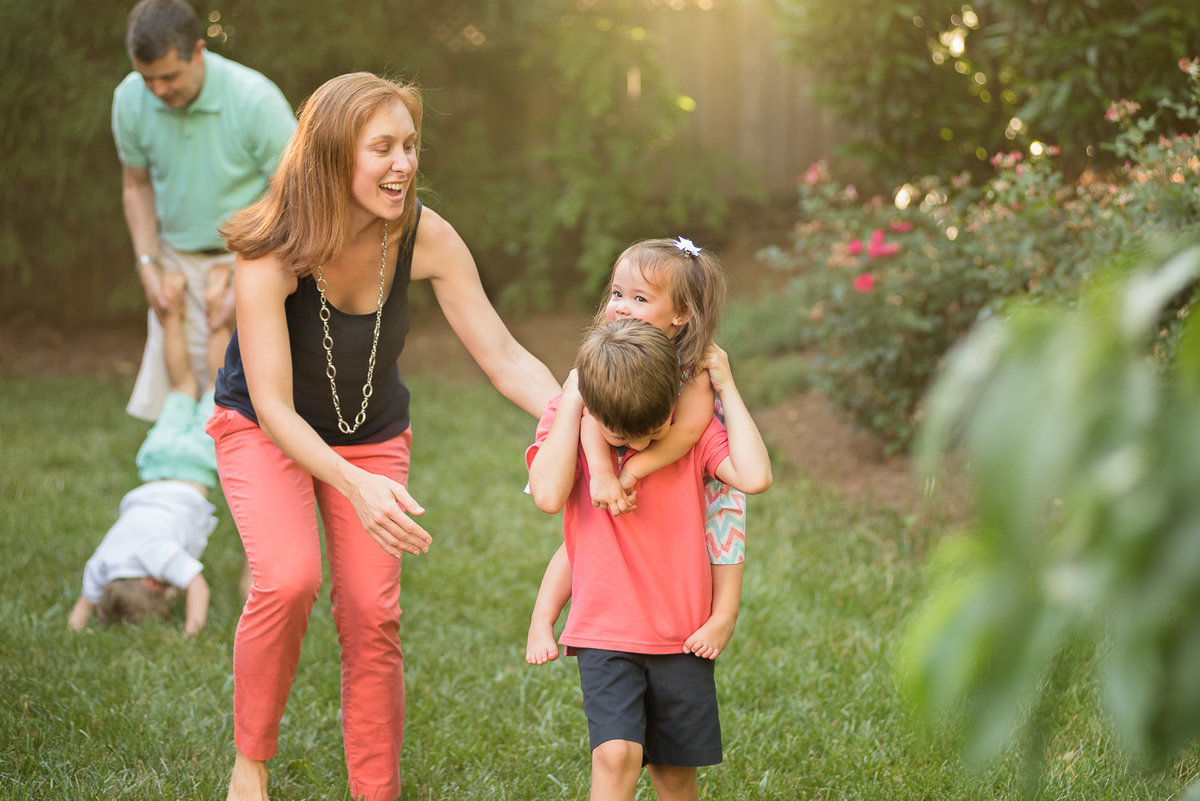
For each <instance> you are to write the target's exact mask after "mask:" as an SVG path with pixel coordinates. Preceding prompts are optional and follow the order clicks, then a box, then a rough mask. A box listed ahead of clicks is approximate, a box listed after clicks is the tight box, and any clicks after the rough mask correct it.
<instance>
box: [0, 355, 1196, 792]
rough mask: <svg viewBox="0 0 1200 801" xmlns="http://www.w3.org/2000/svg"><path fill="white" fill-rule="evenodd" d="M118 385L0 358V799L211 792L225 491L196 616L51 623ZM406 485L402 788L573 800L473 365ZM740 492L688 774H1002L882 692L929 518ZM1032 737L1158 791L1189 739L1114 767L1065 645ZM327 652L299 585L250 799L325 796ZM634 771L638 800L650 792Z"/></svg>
mask: <svg viewBox="0 0 1200 801" xmlns="http://www.w3.org/2000/svg"><path fill="white" fill-rule="evenodd" d="M127 390H128V387H127V386H126V385H125V384H124V383H123V382H121V381H115V380H111V381H110V380H99V379H85V378H71V379H61V378H20V379H10V378H3V379H0V396H2V397H3V398H4V401H5V403H4V404H3V405H2V406H0V453H2V454H3V459H4V461H3V463H2V466H0V496H2V497H3V499H4V501H3V503H2V504H0V533H2V539H0V798H4V799H8V798H12V799H139V800H140V799H147V798H172V799H214V798H223V797H224V790H225V786H226V783H227V780H228V770H229V767H230V764H231V761H232V728H233V727H232V713H231V703H232V686H231V682H230V664H231V653H232V637H233V629H234V626H235V625H236V622H237V616H238V613H239V611H240V599H239V597H238V594H237V590H236V586H237V578H238V572H239V570H240V565H241V550H240V545H239V543H238V541H237V537H236V533H235V530H234V527H233V525H232V523H231V522H230V520H229V516H228V513H227V511H226V510H225V509H224V507H223V506H222V507H221V509H220V513H219V514H220V516H221V523H220V525H219V526H218V528H217V530H216V531H215V532H214V533H213V535H212V537H211V539H210V541H209V546H208V551H207V552H206V554H205V557H204V562H205V564H206V574H207V575H208V577H209V581H210V583H211V585H212V587H213V600H212V608H211V612H210V616H209V626H208V628H207V629H206V630H205V632H204V633H203V634H202V636H201V637H200V638H199V639H198V640H196V641H191V642H190V641H186V640H184V639H183V637H182V636H181V634H180V630H181V617H182V615H181V613H179V614H177V615H176V618H175V619H174V620H172V621H169V622H166V623H163V624H157V623H155V624H151V625H149V626H146V627H145V628H143V629H131V628H117V629H110V630H103V631H95V632H91V633H83V634H76V633H71V632H68V631H67V629H66V618H67V613H68V611H69V610H70V607H71V605H72V603H73V602H74V600H75V598H76V597H77V594H78V592H79V584H80V578H81V575H82V570H83V564H84V562H85V561H86V559H87V558H88V556H89V555H90V554H91V552H92V549H93V548H94V547H95V545H96V544H97V543H98V542H99V539H100V537H101V536H102V535H103V533H104V531H105V530H106V529H107V527H108V526H109V525H110V524H111V523H112V521H113V519H114V518H115V515H116V512H117V504H118V501H119V500H120V498H121V495H122V494H123V493H124V492H126V491H127V490H128V489H129V488H131V487H132V486H134V485H135V484H136V483H137V476H136V470H135V468H134V465H133V455H134V453H135V451H136V449H137V447H138V445H139V443H140V441H141V438H142V436H143V434H144V432H145V424H142V423H139V422H137V421H135V420H132V419H131V418H129V417H127V416H126V415H125V414H124V411H123V408H124V401H125V398H126V394H127ZM413 390H414V392H413V395H414V398H415V408H414V418H415V420H416V421H417V423H416V426H415V432H416V436H415V443H414V454H413V464H414V469H413V472H412V482H411V484H412V487H411V488H412V491H413V494H414V495H415V496H416V497H417V498H418V499H419V500H420V501H421V502H422V503H423V504H424V505H425V506H426V508H427V509H428V510H429V511H428V513H427V515H426V519H425V524H426V526H427V527H428V528H429V530H430V531H431V532H432V533H433V535H434V538H435V541H434V546H433V548H432V550H431V551H430V552H429V553H428V554H427V555H424V556H421V557H419V558H408V559H406V560H405V565H404V589H403V594H402V598H401V605H402V607H403V609H404V614H403V617H402V618H401V622H402V638H403V642H404V646H405V655H406V662H407V678H408V726H407V729H406V737H405V744H404V757H403V764H402V768H403V776H404V786H405V791H404V798H405V799H410V800H413V801H415V800H416V799H422V800H424V799H430V800H432V799H438V800H439V801H443V800H444V799H472V800H475V799H484V800H487V799H580V798H586V794H587V792H586V787H587V778H588V768H589V757H588V752H587V732H586V722H585V720H584V717H583V712H582V709H581V705H580V694H579V687H578V681H577V675H576V669H575V665H574V663H573V662H572V660H569V659H560V660H559V661H558V662H555V663H552V664H550V665H548V666H546V667H542V668H531V667H528V666H527V665H526V664H525V662H524V660H523V658H522V654H523V648H524V638H525V630H526V625H527V621H528V615H529V611H530V608H531V605H532V603H533V598H534V595H535V593H536V590H537V583H538V580H539V579H540V577H541V573H542V570H543V569H544V567H545V562H546V560H547V559H548V558H549V556H550V554H551V553H552V551H553V550H554V547H555V546H556V543H557V541H558V538H559V537H560V528H559V526H560V522H559V519H558V518H557V517H549V516H546V515H543V514H541V513H539V512H538V511H537V510H536V509H535V508H534V506H533V504H532V502H531V501H530V500H529V499H528V498H527V497H525V496H524V495H523V493H522V488H523V486H524V481H525V475H524V468H523V459H522V456H523V450H524V447H525V445H526V444H527V441H528V440H529V438H530V437H531V436H532V433H533V420H532V419H531V418H529V417H527V416H525V415H524V414H523V413H522V412H520V411H519V410H516V409H515V408H513V407H511V406H510V405H508V404H506V403H505V402H504V401H503V400H502V399H501V398H500V397H499V396H498V395H497V394H496V393H495V392H494V391H492V390H491V389H490V388H487V387H480V386H475V385H451V384H446V383H442V382H436V381H433V380H431V379H422V380H417V381H414V382H413ZM776 472H777V481H776V485H775V487H774V488H772V490H771V491H770V492H768V493H767V494H766V495H764V496H761V497H757V498H752V499H751V511H750V515H751V517H750V550H749V561H748V563H747V569H746V589H745V593H744V598H743V608H742V617H741V620H740V622H739V625H738V631H737V634H736V635H735V638H734V641H733V643H732V645H731V648H730V650H729V651H728V652H727V653H726V655H724V656H722V657H721V659H720V664H719V665H718V670H717V680H718V690H719V693H720V699H721V704H722V724H723V728H724V736H725V748H726V759H725V762H724V763H723V764H722V765H719V766H715V767H712V768H705V769H703V770H702V772H701V777H702V797H704V798H706V799H768V798H769V799H1009V798H1014V799H1015V798H1018V797H1019V796H1020V792H1021V790H1022V783H1021V773H1020V771H1019V769H1018V767H1017V760H1016V759H1015V758H1011V759H1008V760H1006V761H1005V762H1004V763H1002V764H998V765H994V766H992V767H991V768H989V769H988V770H987V771H985V772H984V773H982V774H969V773H966V772H964V771H963V770H962V768H961V767H960V764H959V761H958V758H957V756H956V751H955V744H954V736H953V735H954V733H953V731H952V730H948V729H945V730H929V729H927V728H925V727H923V726H921V725H919V724H918V723H917V722H916V721H915V720H914V719H913V718H912V716H911V715H910V713H909V711H908V710H907V708H906V706H905V704H904V703H903V702H902V701H901V699H900V698H899V697H898V694H897V687H896V685H897V682H896V680H895V676H894V673H893V669H892V667H891V654H892V651H893V648H894V645H895V643H896V638H897V637H898V636H899V632H900V630H901V627H902V626H903V623H904V620H905V618H906V615H907V614H908V613H909V611H910V610H911V609H912V607H913V605H914V604H915V603H916V602H917V601H918V600H919V598H920V597H921V595H922V592H923V590H924V583H923V582H924V573H923V570H922V562H923V559H924V556H925V553H926V550H927V545H928V544H929V543H930V542H932V541H933V540H934V539H935V538H936V537H937V536H939V532H937V531H925V530H920V529H917V528H912V527H909V526H906V524H905V522H904V521H903V520H902V519H900V518H899V517H897V516H894V515H889V514H880V513H876V512H873V511H871V510H866V509H858V508H848V507H847V506H846V505H844V504H843V503H841V502H840V501H839V500H837V499H836V498H835V497H832V496H830V495H827V494H823V493H821V492H819V491H817V490H816V489H814V488H813V487H812V486H811V485H810V484H809V483H807V482H806V481H805V479H804V478H803V477H802V476H798V475H795V474H794V473H793V472H792V471H789V470H788V469H787V467H786V466H785V465H782V464H781V465H778V466H777V471H776ZM1079 668H1080V669H1079V670H1078V671H1076V674H1077V675H1074V677H1073V678H1072V679H1071V681H1070V682H1069V683H1068V686H1067V687H1066V689H1065V690H1064V692H1063V696H1064V697H1067V698H1069V699H1070V703H1069V707H1068V709H1069V712H1068V713H1067V714H1063V715H1061V716H1060V717H1061V719H1060V720H1058V721H1057V723H1058V729H1057V733H1056V735H1055V737H1054V739H1052V740H1051V741H1050V742H1049V743H1047V745H1046V749H1045V753H1046V755H1047V759H1048V760H1049V763H1050V770H1049V772H1048V777H1049V778H1048V780H1047V782H1046V783H1045V785H1044V786H1043V787H1042V788H1041V792H1040V794H1039V797H1040V798H1045V799H1059V798H1062V799H1068V798H1069V799H1088V800H1089V801H1090V800H1091V799H1109V798H1111V799H1122V801H1128V800H1129V799H1166V798H1170V797H1172V796H1175V795H1178V794H1179V792H1180V791H1181V789H1182V788H1183V787H1184V786H1185V785H1186V783H1187V780H1188V778H1189V776H1190V775H1191V773H1193V772H1194V770H1195V766H1194V764H1189V765H1185V766H1178V765H1176V766H1172V767H1171V769H1169V770H1161V771H1157V772H1151V773H1141V772H1137V771H1135V770H1133V769H1131V768H1128V767H1127V766H1126V765H1125V763H1124V761H1123V760H1122V758H1121V756H1120V753H1119V751H1118V749H1117V747H1116V745H1115V744H1114V743H1113V742H1112V740H1111V738H1110V736H1109V735H1108V734H1107V731H1108V730H1107V728H1106V727H1105V725H1104V721H1103V718H1102V716H1101V714H1100V713H1099V712H1098V711H1097V708H1096V700H1095V699H1096V695H1097V693H1096V692H1095V687H1094V686H1093V684H1092V679H1091V678H1090V675H1089V673H1088V672H1087V670H1086V669H1084V667H1083V666H1079ZM344 788H345V768H344V766H343V761H342V750H341V736H340V725H339V721H338V654H337V644H336V638H335V633H334V629H333V625H332V621H331V618H330V615H329V604H328V596H327V593H326V592H325V591H324V590H323V591H322V597H321V599H320V601H319V602H318V605H317V608H316V609H315V611H314V613H313V616H312V622H311V625H310V628H309V632H308V635H307V638H306V640H305V648H304V652H303V656H302V658H301V664H300V668H299V674H298V677H297V681H296V684H295V686H294V688H293V691H292V696H291V700H290V702H289V705H288V711H287V714H286V717H285V718H284V721H283V726H282V739H281V742H280V749H279V755H278V756H277V757H276V759H275V760H274V761H273V763H272V789H273V793H272V797H273V798H279V799H293V800H294V801H303V800H304V799H330V798H334V799H337V798H345V797H346V792H345V789H344ZM652 797H653V793H652V791H651V790H650V788H649V785H648V783H647V782H643V785H642V787H641V790H640V792H639V798H642V799H645V798H652Z"/></svg>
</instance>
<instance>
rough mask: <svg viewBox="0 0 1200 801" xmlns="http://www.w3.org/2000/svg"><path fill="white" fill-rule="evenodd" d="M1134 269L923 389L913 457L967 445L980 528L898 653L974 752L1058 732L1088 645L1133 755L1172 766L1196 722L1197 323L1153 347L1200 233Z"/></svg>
mask: <svg viewBox="0 0 1200 801" xmlns="http://www.w3.org/2000/svg"><path fill="white" fill-rule="evenodd" d="M1139 267H1142V268H1147V269H1143V270H1141V271H1139V272H1137V273H1135V274H1134V275H1132V276H1128V275H1120V276H1116V277H1115V278H1114V280H1113V283H1112V284H1111V285H1108V284H1107V283H1106V284H1104V285H1101V286H1097V287H1094V288H1093V289H1092V291H1090V292H1089V293H1088V295H1087V298H1086V301H1085V302H1084V303H1082V304H1079V305H1078V306H1076V307H1075V308H1063V307H1056V308H1054V307H1049V306H1043V307H1041V308H1032V309H1031V308H1021V309H1019V310H1014V313H1013V314H1011V315H1010V316H1008V317H1006V318H1004V319H1000V318H994V319H992V320H989V321H988V322H987V323H986V324H985V325H982V326H980V327H979V328H977V329H976V330H975V331H973V332H972V333H971V335H970V336H969V337H968V338H967V339H966V340H965V341H964V342H963V343H962V344H961V345H960V346H958V347H957V348H955V350H954V351H953V352H952V356H951V358H949V359H948V360H947V366H946V370H945V371H944V372H943V373H942V374H941V375H940V376H939V378H938V380H937V383H936V384H935V386H934V388H933V391H932V392H931V395H930V403H929V406H928V416H927V418H926V422H925V424H924V425H923V426H922V429H921V437H920V439H919V443H918V444H919V447H918V449H917V454H918V456H919V462H920V463H921V465H922V466H923V468H924V469H925V470H926V471H927V472H928V473H929V474H933V473H934V472H935V471H936V469H938V468H939V467H940V466H941V465H940V464H939V463H941V462H942V460H943V459H944V457H945V455H946V454H947V453H948V452H961V455H962V457H964V459H965V461H966V463H967V464H969V466H970V470H969V475H970V476H971V478H972V486H973V487H974V490H975V491H974V497H975V499H976V510H977V512H978V526H977V527H976V530H975V531H974V532H972V534H970V535H967V536H963V537H955V538H952V539H950V540H947V541H946V542H944V543H943V544H942V545H941V546H940V547H939V549H938V552H937V554H936V555H935V559H934V567H935V582H936V583H935V587H934V591H933V592H932V594H931V596H930V597H929V598H928V600H927V601H926V602H925V603H923V604H922V605H921V607H920V608H919V610H918V612H917V614H916V615H915V616H914V618H913V620H912V621H911V623H910V625H909V630H908V634H907V637H906V638H905V641H904V645H903V648H902V650H901V659H900V667H901V671H902V677H903V680H904V683H905V685H906V687H907V689H908V690H909V692H910V694H911V697H912V698H913V699H914V700H915V701H916V702H917V703H918V705H919V707H920V708H921V709H922V710H923V711H924V712H925V713H926V714H929V715H931V716H933V717H935V718H938V719H939V720H940V721H941V722H944V718H941V717H940V716H941V715H942V714H944V713H947V712H949V713H952V714H954V715H955V717H958V716H959V715H961V719H962V720H963V721H964V723H965V732H964V734H965V738H966V745H967V746H968V753H969V754H970V755H971V756H972V757H973V759H972V761H973V762H975V763H976V764H984V763H986V762H988V761H989V760H992V759H994V758H996V757H997V756H999V755H1000V754H1002V753H1004V751H1005V750H1006V749H1007V748H1008V747H1009V746H1010V745H1011V743H1012V742H1013V738H1014V733H1015V732H1017V731H1019V730H1020V729H1021V727H1022V726H1026V725H1027V726H1029V727H1030V728H1032V730H1033V731H1034V732H1035V735H1034V737H1033V738H1032V739H1033V741H1034V742H1044V741H1045V739H1046V737H1047V736H1048V735H1049V733H1050V730H1052V729H1053V722H1052V721H1053V719H1054V713H1055V712H1056V711H1057V710H1061V709H1062V708H1063V707H1064V706H1065V705H1066V704H1064V699H1063V698H1060V697H1057V696H1056V694H1055V685H1054V683H1053V676H1054V674H1055V672H1056V670H1057V669H1058V666H1059V664H1060V662H1061V660H1062V659H1063V658H1064V655H1066V654H1069V653H1071V652H1074V651H1076V650H1078V648H1079V646H1080V645H1081V644H1083V645H1084V646H1085V650H1086V651H1087V652H1088V653H1089V654H1091V661H1094V662H1096V663H1097V664H1098V665H1099V666H1100V668H1101V669H1100V671H1099V672H1100V675H1101V680H1102V681H1101V688H1102V693H1101V695H1102V697H1103V699H1104V701H1105V702H1106V704H1107V708H1108V711H1109V714H1110V715H1111V721H1112V722H1113V724H1114V725H1115V728H1116V730H1117V731H1118V732H1119V733H1120V734H1121V735H1122V736H1121V739H1120V742H1121V744H1122V746H1123V747H1124V748H1126V749H1127V751H1128V752H1129V753H1131V754H1133V755H1136V756H1138V757H1140V758H1142V759H1143V760H1146V761H1158V760H1166V759H1169V758H1171V757H1173V756H1174V755H1175V754H1176V752H1178V751H1179V750H1180V749H1184V748H1186V747H1188V746H1189V745H1190V744H1193V743H1194V742H1195V740H1196V737H1197V735H1200V724H1198V721H1200V692H1198V689H1197V688H1198V685H1197V682H1196V675H1197V671H1200V625H1198V623H1197V621H1198V620H1200V615H1198V613H1200V589H1198V588H1200V581H1198V579H1200V547H1198V545H1200V541H1198V539H1197V530H1198V527H1200V503H1198V501H1200V495H1198V494H1197V493H1196V489H1195V475H1196V472H1197V470H1198V469H1200V424H1198V420H1200V418H1198V417H1197V415H1196V407H1197V405H1198V403H1200V381H1197V378H1198V377H1200V349H1198V348H1200V340H1198V339H1197V336H1198V334H1200V332H1198V331H1197V330H1196V323H1197V320H1196V318H1195V317H1192V318H1191V320H1190V322H1189V323H1188V326H1189V327H1190V330H1188V331H1186V333H1185V334H1184V337H1183V340H1182V342H1183V345H1182V346H1181V348H1180V350H1179V352H1178V358H1177V359H1176V360H1174V361H1173V362H1172V363H1171V364H1163V363H1162V362H1160V361H1157V360H1155V359H1153V358H1148V356H1149V355H1150V354H1152V353H1153V351H1154V348H1155V343H1156V340H1157V339H1158V337H1159V336H1160V335H1161V324H1160V320H1161V319H1162V317H1163V314H1164V313H1172V312H1175V310H1176V309H1177V307H1178V302H1177V299H1178V298H1179V297H1181V296H1183V295H1186V294H1187V293H1189V292H1192V291H1194V289H1195V286H1196V283H1197V281H1198V280H1200V247H1191V248H1189V249H1186V250H1184V251H1182V252H1180V253H1178V254H1176V255H1174V256H1173V257H1171V258H1170V259H1169V260H1168V261H1167V262H1166V264H1165V265H1164V266H1162V267H1161V269H1154V270H1151V269H1148V268H1150V267H1154V268H1158V265H1157V264H1153V263H1142V264H1139ZM1024 737H1025V735H1022V738H1024ZM1027 757H1028V759H1029V760H1030V767H1032V768H1034V772H1035V774H1036V773H1040V772H1043V771H1045V770H1047V769H1048V766H1047V765H1046V764H1045V755H1044V754H1043V753H1039V752H1038V751H1037V750H1036V749H1031V750H1030V751H1029V752H1028V754H1027ZM1196 792H1200V785H1196V786H1194V787H1193V788H1192V791H1191V793H1190V794H1189V795H1188V796H1187V797H1189V798H1193V797H1195V793H1196Z"/></svg>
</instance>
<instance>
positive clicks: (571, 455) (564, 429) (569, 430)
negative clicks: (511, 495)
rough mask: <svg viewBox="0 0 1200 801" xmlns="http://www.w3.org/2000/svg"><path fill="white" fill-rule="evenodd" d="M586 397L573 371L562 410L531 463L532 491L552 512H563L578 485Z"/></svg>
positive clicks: (565, 387) (541, 505)
mask: <svg viewBox="0 0 1200 801" xmlns="http://www.w3.org/2000/svg"><path fill="white" fill-rule="evenodd" d="M582 416H583V398H582V397H581V396H580V394H579V387H578V385H577V384H576V379H575V371H574V370H572V371H571V372H570V374H568V376H567V380H566V382H565V383H564V384H563V394H562V399H561V400H560V401H559V403H558V412H557V413H556V414H555V416H554V422H553V423H551V424H550V432H549V433H548V434H546V438H545V439H544V440H542V442H541V444H540V445H539V446H538V449H537V452H536V453H535V454H534V456H533V460H532V461H531V462H530V463H529V493H530V494H531V495H532V496H533V502H534V503H536V504H537V508H539V509H541V510H542V511H543V512H547V513H549V514H556V513H557V512H560V511H562V508H563V506H565V505H566V503H567V498H568V497H570V495H571V489H572V488H573V487H574V486H575V476H576V473H577V472H578V469H579V421H580V418H581V417H582Z"/></svg>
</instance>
